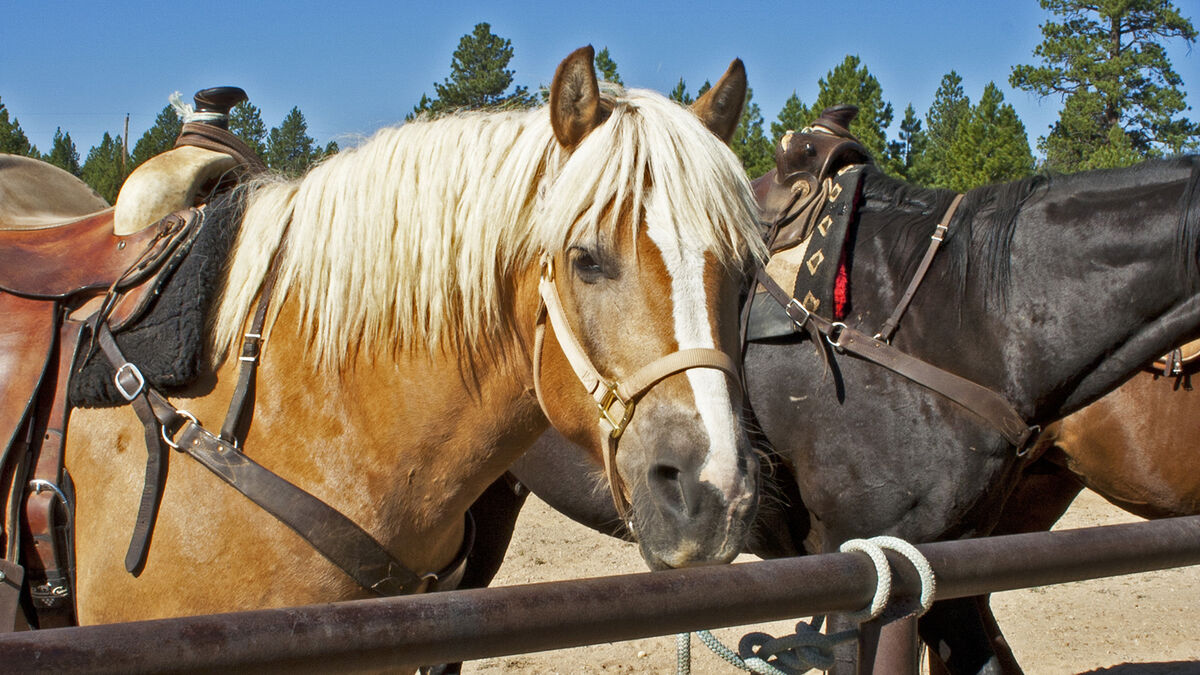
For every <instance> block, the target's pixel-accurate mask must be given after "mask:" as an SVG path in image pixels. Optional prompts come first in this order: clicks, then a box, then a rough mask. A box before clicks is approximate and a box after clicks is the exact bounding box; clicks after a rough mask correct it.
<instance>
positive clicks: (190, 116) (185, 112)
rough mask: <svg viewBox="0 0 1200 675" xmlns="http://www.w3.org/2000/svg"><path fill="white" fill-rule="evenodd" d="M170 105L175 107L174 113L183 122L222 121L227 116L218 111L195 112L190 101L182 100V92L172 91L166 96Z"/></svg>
mask: <svg viewBox="0 0 1200 675" xmlns="http://www.w3.org/2000/svg"><path fill="white" fill-rule="evenodd" d="M167 100H168V101H170V103H171V107H172V108H174V109H175V114H176V115H179V119H181V120H183V123H184V124H187V123H188V122H223V121H224V120H225V119H227V117H226V116H225V115H222V114H221V113H218V112H196V109H195V108H194V107H192V104H191V103H184V102H183V94H181V93H179V92H174V93H172V94H171V95H170V96H168V97H167Z"/></svg>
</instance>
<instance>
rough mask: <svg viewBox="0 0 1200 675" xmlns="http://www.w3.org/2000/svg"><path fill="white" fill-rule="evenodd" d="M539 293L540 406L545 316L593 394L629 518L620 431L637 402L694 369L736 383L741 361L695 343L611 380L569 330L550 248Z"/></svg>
mask: <svg viewBox="0 0 1200 675" xmlns="http://www.w3.org/2000/svg"><path fill="white" fill-rule="evenodd" d="M538 295H539V296H540V297H541V306H540V307H539V308H538V316H537V324H536V329H535V333H534V347H533V350H534V351H533V386H534V391H535V392H536V394H537V399H538V404H539V405H541V407H542V412H543V413H545V414H547V416H548V414H549V413H548V409H547V406H546V399H545V396H544V395H543V393H542V384H541V382H542V378H541V368H542V365H541V364H542V347H543V344H544V343H545V335H546V321H547V319H549V322H550V325H551V326H552V327H553V328H554V336H555V338H556V339H557V340H558V344H559V347H560V348H561V349H562V352H563V355H564V356H566V357H567V362H568V363H570V364H571V370H573V371H574V372H575V376H576V377H577V378H579V381H580V382H581V383H582V384H583V387H584V389H586V390H587V392H588V394H590V395H591V397H592V399H593V400H594V401H595V402H596V407H597V408H598V409H599V413H600V416H599V425H600V431H601V434H600V436H601V445H602V446H603V447H602V448H601V452H602V454H603V456H604V475H605V477H606V478H607V479H608V487H609V491H610V492H611V493H612V499H613V504H614V505H615V506H616V507H617V513H618V514H619V515H620V516H621V520H623V521H625V522H626V523H628V521H629V514H630V509H631V505H630V503H629V499H628V497H626V494H625V493H626V489H625V484H624V481H622V480H621V477H620V474H619V473H618V472H617V464H616V456H617V445H618V443H619V441H620V439H621V434H623V433H624V432H625V427H626V426H628V425H629V421H630V420H631V419H633V411H634V408H635V407H636V406H637V402H638V401H639V400H640V399H641V398H642V397H643V396H645V394H646V392H648V391H649V390H650V388H651V387H653V386H654V385H656V384H658V383H659V382H661V381H663V380H664V379H666V378H667V377H669V376H671V375H675V374H676V373H681V372H683V371H685V370H689V369H691V368H712V369H714V370H720V371H722V372H724V373H725V374H727V375H729V376H730V379H731V380H733V381H734V382H740V380H739V376H738V367H737V363H735V362H734V360H733V359H732V358H730V356H729V355H728V354H726V353H725V352H723V351H721V350H719V349H712V348H708V347H695V348H690V349H681V350H679V351H676V352H671V353H670V354H666V355H664V356H661V357H659V358H658V359H655V360H654V361H651V362H650V363H648V364H646V365H644V366H642V367H641V368H639V369H638V370H636V371H635V372H634V373H633V374H632V375H630V376H629V377H627V378H625V379H624V380H623V381H622V380H609V379H608V378H606V377H604V376H603V375H601V374H600V371H599V370H597V369H596V366H595V365H593V364H592V360H591V359H590V358H588V355H587V352H586V351H585V350H584V348H583V344H582V343H581V342H580V341H579V338H578V337H577V336H576V335H575V332H574V331H573V330H571V324H570V322H569V321H568V320H567V315H566V312H565V311H564V310H563V306H562V299H561V298H560V297H559V294H558V284H557V283H556V281H555V277H554V258H553V257H551V256H550V254H548V253H547V254H543V255H542V261H541V277H540V278H539V279H538ZM631 529H632V527H631Z"/></svg>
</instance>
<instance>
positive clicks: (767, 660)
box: [675, 536, 937, 675]
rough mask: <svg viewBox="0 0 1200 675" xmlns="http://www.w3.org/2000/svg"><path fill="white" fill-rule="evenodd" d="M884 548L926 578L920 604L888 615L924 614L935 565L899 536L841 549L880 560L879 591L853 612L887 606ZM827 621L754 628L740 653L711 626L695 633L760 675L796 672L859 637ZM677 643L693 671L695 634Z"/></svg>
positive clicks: (829, 659)
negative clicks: (827, 628) (775, 631)
mask: <svg viewBox="0 0 1200 675" xmlns="http://www.w3.org/2000/svg"><path fill="white" fill-rule="evenodd" d="M884 549H891V550H893V551H896V552H897V553H899V554H901V555H903V556H904V557H905V558H907V559H908V561H909V562H911V563H912V565H913V567H914V568H915V569H916V570H917V575H918V576H919V577H920V579H921V595H920V598H919V600H918V604H917V606H916V607H914V608H910V609H905V610H900V609H893V610H892V611H890V612H887V616H886V618H887V621H888V622H889V623H890V622H891V621H896V620H898V619H903V618H907V617H908V616H913V615H915V616H921V615H922V614H924V613H925V612H927V611H929V608H930V607H931V606H932V605H933V600H934V595H935V593H936V590H937V582H936V579H935V578H934V574H933V568H931V567H930V566H929V561H928V560H926V559H925V556H923V555H921V552H920V551H918V550H917V548H916V547H915V546H913V545H912V544H910V543H908V542H906V541H904V540H903V539H899V538H897V537H886V536H885V537H873V538H871V539H851V540H850V541H847V542H846V543H844V544H842V546H841V548H839V549H838V550H839V551H841V552H843V553H850V552H860V553H865V554H866V555H867V556H868V557H870V558H871V562H872V563H873V564H874V565H875V594H874V596H873V597H872V598H871V603H870V605H868V606H867V607H866V608H864V609H862V610H860V611H858V612H855V613H853V614H849V615H848V616H849V617H850V618H852V619H853V620H855V621H856V622H857V623H860V624H861V623H864V622H866V621H871V620H874V619H877V618H879V617H881V616H884V614H885V610H887V609H888V600H889V598H890V597H891V594H892V569H891V565H889V564H888V560H887V556H886V555H885V554H884V552H883V550H884ZM823 623H824V618H823V617H815V618H814V619H813V620H812V622H811V623H805V622H803V621H801V622H799V623H797V624H796V629H795V633H794V634H792V635H785V636H782V637H778V638H776V637H772V636H770V635H768V634H766V633H749V634H747V635H746V636H744V637H743V638H742V639H741V641H740V642H739V643H738V651H737V652H736V653H735V652H734V651H733V650H731V649H729V648H728V647H726V646H725V645H723V644H721V642H720V641H719V640H718V639H717V638H716V637H714V636H713V634H712V633H710V632H709V631H706V630H705V631H697V632H696V634H697V635H698V636H699V638H700V641H701V642H703V643H704V644H705V645H706V646H707V647H708V648H709V649H711V650H712V651H713V653H715V654H716V655H717V656H720V657H721V658H722V659H724V660H726V661H728V662H729V663H730V664H732V665H733V666H735V667H737V668H740V669H742V670H745V671H748V672H751V673H759V674H760V675H795V674H797V673H803V672H807V671H809V670H812V669H814V668H815V669H817V670H829V669H830V668H832V667H833V664H834V656H833V650H834V648H835V647H837V646H838V645H840V644H842V643H844V642H849V641H851V640H856V639H858V630H857V629H851V630H846V631H842V632H840V633H833V634H831V635H825V634H823V633H821V625H822V624H823ZM675 644H676V672H677V673H679V675H687V674H688V673H691V634H690V633H680V634H678V635H677V636H676V639H675Z"/></svg>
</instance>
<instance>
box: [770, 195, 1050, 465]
mask: <svg viewBox="0 0 1200 675" xmlns="http://www.w3.org/2000/svg"><path fill="white" fill-rule="evenodd" d="M962 198H963V195H961V194H959V195H957V196H956V197H955V198H954V201H953V202H951V204H950V207H949V208H948V209H947V211H946V213H945V215H943V216H942V219H941V221H940V222H939V223H938V225H937V227H936V228H935V229H934V232H933V235H932V236H931V237H930V244H929V248H928V249H927V250H926V252H925V256H924V258H923V259H922V260H921V264H920V266H919V267H918V269H917V271H916V273H915V274H914V275H913V278H912V280H911V281H910V282H909V285H908V287H907V289H906V290H905V292H904V295H903V296H901V299H900V302H899V303H898V304H897V306H896V308H895V309H894V310H893V311H892V314H891V316H889V317H888V319H887V320H886V321H885V322H884V325H883V327H882V328H881V329H880V331H879V332H878V333H876V334H875V336H874V337H870V336H868V335H867V334H865V333H863V332H861V331H858V330H856V329H854V328H851V327H850V326H847V325H846V324H844V323H842V322H840V321H838V322H834V321H829V320H828V319H825V318H823V317H821V316H818V315H817V314H815V313H813V312H810V311H809V310H808V309H807V308H805V307H804V305H803V304H802V303H800V302H799V301H798V300H796V299H795V298H794V297H792V295H791V294H789V293H788V292H787V291H785V290H784V289H783V288H782V287H780V286H779V284H778V283H776V282H775V280H774V279H772V278H771V277H770V276H769V275H767V274H766V273H764V272H763V271H762V270H759V271H758V273H757V275H756V277H757V281H758V283H759V284H760V285H762V287H763V288H764V289H766V291H767V292H768V293H769V294H770V295H771V297H772V298H773V299H774V300H775V301H776V302H778V303H779V304H780V305H781V306H782V307H783V310H784V312H785V313H787V315H788V317H789V318H790V319H791V320H792V323H793V324H795V326H796V328H797V329H799V330H804V331H806V332H808V333H809V335H810V336H811V337H812V339H813V341H814V343H816V345H817V349H818V350H819V351H820V353H821V355H822V357H823V358H824V359H825V361H826V363H828V359H829V357H828V354H827V353H826V351H825V348H824V347H823V346H821V344H820V340H821V339H824V340H826V341H827V342H828V343H829V344H830V345H831V346H832V347H833V348H834V349H835V350H837V351H839V352H842V351H847V352H850V353H852V354H855V355H856V356H859V357H861V358H863V359H866V360H867V361H870V362H872V363H875V364H877V365H880V366H883V367H884V368H887V369H888V370H891V371H892V372H894V373H896V374H898V375H902V376H904V377H906V378H908V379H909V380H911V381H913V382H916V383H917V384H920V385H922V386H924V387H926V388H928V389H930V390H932V391H935V392H937V393H939V394H941V395H942V396H945V397H946V398H948V399H950V400H951V401H954V402H955V403H957V404H958V405H960V406H962V407H964V408H966V409H967V410H969V411H971V412H972V413H975V414H976V415H978V416H979V417H981V418H983V419H984V420H985V421H987V422H988V424H990V425H991V426H992V427H994V428H995V429H996V430H997V431H999V432H1000V434H1001V435H1003V436H1004V438H1005V439H1006V440H1007V441H1008V442H1009V443H1011V444H1012V445H1013V446H1015V447H1016V448H1017V454H1018V456H1023V455H1024V454H1025V453H1026V452H1027V451H1028V444H1029V441H1030V440H1031V439H1032V438H1034V437H1035V436H1036V435H1037V434H1038V433H1040V431H1041V427H1039V426H1037V425H1034V426H1030V425H1028V424H1026V422H1025V419H1024V417H1022V416H1021V414H1020V413H1019V412H1017V410H1016V408H1015V407H1014V406H1013V404H1012V403H1011V402H1010V401H1009V400H1008V399H1007V398H1005V397H1004V396H1003V395H1001V394H999V393H998V392H995V391H992V390H991V389H988V388H987V387H984V386H982V385H980V384H977V383H975V382H972V381H971V380H968V379H966V378H964V377H960V376H959V375H955V374H954V373H951V372H949V371H946V370H943V369H941V368H938V367H937V366H935V365H933V364H931V363H928V362H926V361H923V360H921V359H919V358H917V357H915V356H912V355H910V354H907V353H905V352H903V351H901V350H899V349H897V348H895V347H893V346H892V345H891V338H892V335H893V334H894V333H895V331H896V328H897V326H899V323H900V319H901V317H902V316H903V315H904V313H905V311H907V309H908V306H909V303H911V301H912V299H913V296H914V295H915V294H916V292H917V288H918V287H919V286H920V284H921V282H922V281H923V280H924V278H925V273H926V272H927V271H928V270H929V266H930V264H931V263H932V261H933V257H934V255H935V254H936V253H937V251H938V248H939V247H940V245H941V243H942V240H943V239H945V236H946V233H947V232H948V231H949V228H950V221H951V219H952V218H953V217H954V213H955V211H956V210H957V209H958V205H959V204H960V203H961V201H962ZM782 215H785V216H786V212H785V213H784V214H782ZM750 297H751V298H753V294H751V296H750Z"/></svg>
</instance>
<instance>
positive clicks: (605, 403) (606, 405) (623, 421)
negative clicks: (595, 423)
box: [596, 383, 634, 441]
mask: <svg viewBox="0 0 1200 675" xmlns="http://www.w3.org/2000/svg"><path fill="white" fill-rule="evenodd" d="M617 386H618V385H617V384H615V383H614V384H609V385H607V390H606V391H605V392H604V396H602V397H601V398H600V401H599V403H597V404H596V407H598V408H599V409H600V421H602V422H608V425H609V426H610V427H612V431H611V432H609V436H610V437H611V438H612V439H613V440H614V441H615V440H617V439H618V438H620V437H621V434H623V433H625V427H627V426H629V420H630V419H632V418H633V408H634V402H633V401H632V400H629V401H626V400H625V399H623V398H621V395H620V394H618V393H617ZM615 403H620V404H621V407H622V408H623V412H622V413H621V416H620V418H619V419H618V418H616V417H615V416H614V415H613V404H615Z"/></svg>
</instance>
